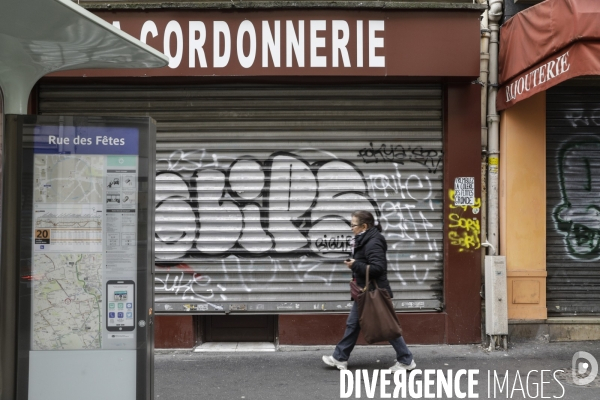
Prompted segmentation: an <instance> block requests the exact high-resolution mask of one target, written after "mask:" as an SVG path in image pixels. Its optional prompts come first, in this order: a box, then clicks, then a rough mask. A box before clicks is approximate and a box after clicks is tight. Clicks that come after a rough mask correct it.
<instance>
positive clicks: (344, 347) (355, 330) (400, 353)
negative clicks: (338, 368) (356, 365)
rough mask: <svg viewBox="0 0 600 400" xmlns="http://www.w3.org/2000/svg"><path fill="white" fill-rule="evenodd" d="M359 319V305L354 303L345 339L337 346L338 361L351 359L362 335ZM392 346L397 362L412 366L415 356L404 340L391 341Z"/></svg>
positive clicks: (400, 338)
mask: <svg viewBox="0 0 600 400" xmlns="http://www.w3.org/2000/svg"><path fill="white" fill-rule="evenodd" d="M358 319H359V315H358V304H357V303H356V302H354V305H353V306H352V309H351V310H350V315H348V320H347V321H346V332H344V337H343V338H342V340H340V342H339V343H338V344H337V346H335V351H334V352H333V358H335V359H336V360H338V361H348V359H349V358H350V353H352V350H353V349H354V346H355V345H356V341H357V340H358V334H359V333H360V325H359V323H358ZM390 344H391V345H392V347H393V348H394V350H396V360H398V362H399V363H401V364H406V365H410V363H411V362H412V360H413V355H412V353H411V352H410V350H409V349H408V346H406V342H405V341H404V338H403V337H402V336H400V337H399V338H398V339H394V340H390Z"/></svg>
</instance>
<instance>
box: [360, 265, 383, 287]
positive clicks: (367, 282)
mask: <svg viewBox="0 0 600 400" xmlns="http://www.w3.org/2000/svg"><path fill="white" fill-rule="evenodd" d="M369 268H371V266H370V265H367V280H366V283H365V288H364V289H363V291H364V292H366V291H368V290H369V289H370V288H371V287H370V286H369ZM373 282H375V287H376V288H377V289H379V285H378V284H377V279H375V280H374V281H373Z"/></svg>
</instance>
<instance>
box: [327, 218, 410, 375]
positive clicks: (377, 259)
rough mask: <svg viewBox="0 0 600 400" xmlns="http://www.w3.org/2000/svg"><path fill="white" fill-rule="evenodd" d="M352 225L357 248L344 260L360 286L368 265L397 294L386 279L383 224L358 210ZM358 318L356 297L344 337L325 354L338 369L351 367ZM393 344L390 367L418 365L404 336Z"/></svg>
mask: <svg viewBox="0 0 600 400" xmlns="http://www.w3.org/2000/svg"><path fill="white" fill-rule="evenodd" d="M350 227H351V229H352V232H353V233H354V249H353V256H352V258H351V259H349V260H346V261H345V264H346V266H347V267H348V268H350V269H351V270H352V277H353V278H354V279H356V283H357V284H358V286H360V287H361V288H362V287H364V286H365V281H366V273H367V266H368V265H369V266H370V269H369V279H372V280H375V281H376V282H377V285H378V286H379V287H380V288H383V289H386V290H387V291H388V293H389V294H390V297H394V296H393V294H392V289H391V288H390V283H389V282H388V279H387V257H386V252H387V243H386V241H385V238H384V237H383V235H382V234H381V226H380V225H379V224H378V223H377V222H375V219H374V218H373V214H371V213H370V212H368V211H355V212H353V213H352V224H351V225H350ZM358 320H359V315H358V304H357V303H356V301H355V302H354V304H353V305H352V309H351V310H350V315H348V320H347V321H346V332H344V337H343V338H342V340H340V342H339V343H338V344H337V346H336V347H335V351H334V352H333V355H332V356H323V362H325V364H327V365H329V366H332V367H336V368H337V369H348V359H349V358H350V353H351V352H352V349H354V345H356V341H357V340H358V334H359V332H360V325H359V322H358ZM390 344H391V345H392V347H393V348H394V350H396V363H395V364H394V365H393V366H392V367H391V368H390V370H391V371H398V370H402V369H405V370H408V371H410V370H412V369H414V368H415V367H416V366H417V364H415V361H414V360H413V355H412V353H411V352H410V350H409V349H408V347H407V346H406V342H404V338H403V337H402V336H400V337H399V338H397V339H394V340H390Z"/></svg>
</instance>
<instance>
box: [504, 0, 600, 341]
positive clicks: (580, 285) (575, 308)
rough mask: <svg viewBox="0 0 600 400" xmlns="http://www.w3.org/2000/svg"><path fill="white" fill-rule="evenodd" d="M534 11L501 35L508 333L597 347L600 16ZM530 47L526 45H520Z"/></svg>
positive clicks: (599, 10)
mask: <svg viewBox="0 0 600 400" xmlns="http://www.w3.org/2000/svg"><path fill="white" fill-rule="evenodd" d="M535 3H537V4H536V5H535V6H532V7H530V8H526V7H521V10H522V11H521V10H519V9H516V10H515V8H516V7H515V4H512V1H510V4H507V10H514V11H520V12H518V13H514V14H515V15H514V16H512V18H510V19H508V20H507V21H506V22H505V24H504V26H503V27H502V29H501V31H500V34H501V42H500V65H499V70H500V84H501V86H500V90H499V94H498V104H499V109H500V110H502V111H501V150H500V154H501V156H500V175H501V186H500V199H501V205H502V206H501V210H502V212H501V228H502V229H501V232H502V234H501V254H503V255H505V256H506V260H507V269H508V272H507V277H508V294H509V298H508V300H509V303H508V304H509V307H508V316H509V323H510V331H511V334H512V335H513V336H515V337H521V338H523V337H524V338H528V337H536V336H542V335H547V337H549V338H550V340H591V339H598V338H600V329H598V323H599V320H598V313H599V312H600V268H599V267H598V258H599V256H598V252H599V249H598V233H597V232H598V231H597V227H596V226H597V218H598V212H597V206H596V204H595V203H596V200H595V198H596V197H597V193H598V192H597V187H596V185H595V172H594V171H595V170H596V168H598V162H599V161H598V156H599V155H600V153H598V143H599V142H598V141H599V137H598V132H599V131H598V124H597V117H596V115H597V109H598V98H599V97H598V96H599V95H600V87H599V83H600V80H599V79H598V77H597V75H599V74H600V69H599V68H598V65H596V64H597V61H595V60H596V59H597V54H598V51H599V47H598V39H599V38H600V36H599V34H600V31H598V29H597V28H596V26H597V23H596V21H597V18H598V16H600V7H599V5H598V4H596V2H591V1H585V0H548V1H544V2H535ZM521 4H522V2H519V3H517V5H516V6H517V7H520V6H521ZM530 5H531V4H528V5H527V6H530ZM523 9H524V10H523ZM509 16H510V15H509ZM524 37H527V40H526V42H527V44H526V45H524V46H523V45H522V44H519V45H517V44H516V43H517V41H518V40H519V38H524Z"/></svg>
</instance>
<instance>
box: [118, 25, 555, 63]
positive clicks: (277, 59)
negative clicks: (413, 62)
mask: <svg viewBox="0 0 600 400" xmlns="http://www.w3.org/2000/svg"><path fill="white" fill-rule="evenodd" d="M211 22H212V23H211ZM112 24H113V25H114V26H115V27H118V28H120V22H119V21H113V22H112ZM282 24H285V28H283V29H282V26H281V25H282ZM365 24H366V25H367V26H366V27H365ZM306 25H308V27H307V26H306ZM353 25H354V24H352V26H351V25H350V24H349V23H348V21H345V20H332V21H327V20H308V21H305V20H297V21H291V20H287V21H250V20H244V21H242V22H241V23H240V24H239V25H238V26H237V27H236V26H231V22H226V21H189V22H188V23H187V26H186V24H185V23H183V24H181V23H180V21H176V20H172V21H169V23H168V24H167V26H166V27H165V30H164V32H162V37H159V40H160V39H162V40H161V41H162V49H159V50H162V52H163V53H164V54H165V55H166V56H167V57H169V68H178V67H179V66H180V65H181V62H182V61H183V55H184V53H185V51H186V50H187V56H188V63H187V66H188V67H189V68H225V67H228V66H230V64H231V62H232V61H233V60H237V62H238V63H239V65H241V66H242V67H243V68H250V67H252V66H255V64H257V65H260V66H261V67H262V68H269V64H271V63H272V67H275V68H280V67H282V65H281V64H282V60H281V58H282V54H283V52H285V67H286V68H293V67H296V66H297V67H298V68H305V67H306V66H307V65H306V64H308V66H309V67H310V68H324V67H329V66H331V67H333V68H350V67H357V68H363V67H365V61H364V54H363V51H365V50H366V52H367V60H366V63H367V64H368V67H369V68H385V65H386V60H385V58H386V56H385V54H384V53H385V41H384V36H385V21H384V20H368V21H362V20H358V21H356V27H354V26H353ZM186 28H187V30H188V31H187V32H185V29H186ZM211 28H212V29H211ZM365 29H366V30H367V32H364V30H365ZM128 33H133V34H135V33H134V32H128ZM159 33H160V32H159V30H158V27H157V25H156V23H155V22H154V21H152V20H148V21H146V22H144V24H143V25H142V28H141V32H140V34H139V38H140V41H142V42H143V43H147V41H148V37H149V36H150V37H151V38H156V37H157V36H159ZM184 35H187V46H188V48H187V49H185V48H184V47H185V44H186V43H185V41H184V37H185V36H184ZM283 35H285V36H283ZM259 36H260V37H259ZM307 36H308V37H307ZM232 37H233V39H234V42H233V44H232ZM211 39H212V44H213V46H212V47H213V49H212V50H213V51H212V59H211V54H210V51H209V52H208V53H209V54H206V53H207V52H206V51H205V50H204V46H205V45H206V43H207V40H209V42H208V43H210V40H211ZM351 41H352V43H354V41H356V42H355V44H356V48H355V49H354V48H353V47H352V46H350V47H349V46H348V45H349V43H351ZM244 43H246V45H247V44H248V43H249V47H246V48H245V47H244ZM305 43H307V44H308V46H307V48H306V51H307V52H308V53H309V54H308V57H309V60H308V62H305V54H304V53H305ZM232 45H235V46H236V49H235V50H233V51H234V56H233V58H232V57H231V52H232ZM259 46H260V48H258V47H259ZM365 46H366V49H365ZM282 47H285V49H283V48H282ZM351 49H352V51H354V52H355V54H351ZM257 52H258V53H259V57H260V60H259V61H256V55H257ZM236 55H237V57H236ZM269 58H270V59H271V61H269ZM294 59H295V61H294ZM196 61H198V62H196ZM184 63H185V61H184ZM557 65H558V63H557ZM563 68H564V65H563Z"/></svg>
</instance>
